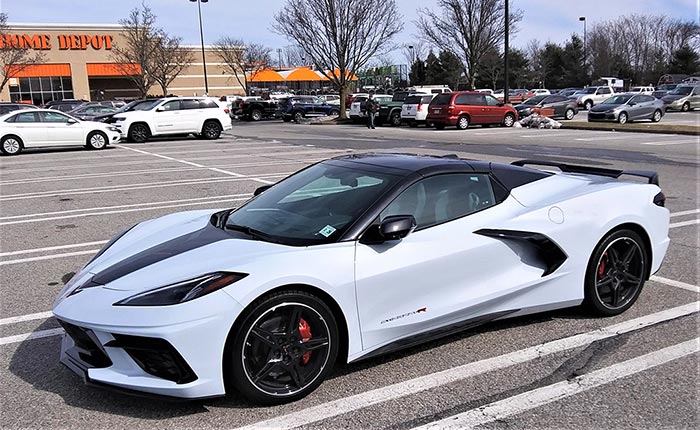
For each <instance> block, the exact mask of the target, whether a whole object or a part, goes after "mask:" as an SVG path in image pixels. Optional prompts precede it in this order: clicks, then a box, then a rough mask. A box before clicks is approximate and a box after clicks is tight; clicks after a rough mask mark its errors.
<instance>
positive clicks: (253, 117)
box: [250, 109, 263, 121]
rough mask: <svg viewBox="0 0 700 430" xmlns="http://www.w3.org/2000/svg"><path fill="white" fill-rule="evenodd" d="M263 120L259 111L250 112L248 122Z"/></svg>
mask: <svg viewBox="0 0 700 430" xmlns="http://www.w3.org/2000/svg"><path fill="white" fill-rule="evenodd" d="M262 118H263V114H262V111H261V110H260V109H253V110H252V111H250V120H251V121H260V120H261V119H262Z"/></svg>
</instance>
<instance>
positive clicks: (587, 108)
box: [583, 100, 593, 110]
mask: <svg viewBox="0 0 700 430" xmlns="http://www.w3.org/2000/svg"><path fill="white" fill-rule="evenodd" d="M583 107H585V108H586V110H591V108H592V107H593V102H592V101H590V100H588V101H586V103H585V104H584V105H583Z"/></svg>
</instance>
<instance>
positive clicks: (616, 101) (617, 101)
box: [601, 94, 633, 105]
mask: <svg viewBox="0 0 700 430" xmlns="http://www.w3.org/2000/svg"><path fill="white" fill-rule="evenodd" d="M632 97H633V96H632V95H631V94H622V95H619V96H612V97H610V98H609V99H606V100H604V101H603V102H602V103H601V104H604V105H621V104H624V103H627V102H628V101H629V99H631V98H632Z"/></svg>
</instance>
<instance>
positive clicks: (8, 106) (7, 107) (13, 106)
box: [0, 103, 37, 115]
mask: <svg viewBox="0 0 700 430" xmlns="http://www.w3.org/2000/svg"><path fill="white" fill-rule="evenodd" d="M20 109H37V107H36V106H34V105H30V104H26V103H0V115H5V114H6V113H10V112H14V111H16V110H20Z"/></svg>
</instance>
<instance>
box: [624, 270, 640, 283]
mask: <svg viewBox="0 0 700 430" xmlns="http://www.w3.org/2000/svg"><path fill="white" fill-rule="evenodd" d="M623 276H624V278H625V282H629V283H631V284H633V285H637V284H639V281H641V278H640V277H638V276H635V275H633V274H631V273H628V272H625V273H624V275H623Z"/></svg>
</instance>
